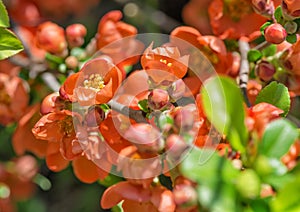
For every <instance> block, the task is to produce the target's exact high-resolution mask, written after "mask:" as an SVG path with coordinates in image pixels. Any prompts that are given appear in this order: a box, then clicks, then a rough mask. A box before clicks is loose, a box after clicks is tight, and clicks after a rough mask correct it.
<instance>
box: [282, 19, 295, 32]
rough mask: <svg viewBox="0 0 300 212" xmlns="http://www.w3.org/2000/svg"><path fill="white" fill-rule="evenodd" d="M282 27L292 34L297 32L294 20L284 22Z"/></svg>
mask: <svg viewBox="0 0 300 212" xmlns="http://www.w3.org/2000/svg"><path fill="white" fill-rule="evenodd" d="M284 28H285V29H286V32H287V33H288V34H294V33H296V32H297V29H298V25H297V23H296V22H294V21H288V22H286V23H285V24H284Z"/></svg>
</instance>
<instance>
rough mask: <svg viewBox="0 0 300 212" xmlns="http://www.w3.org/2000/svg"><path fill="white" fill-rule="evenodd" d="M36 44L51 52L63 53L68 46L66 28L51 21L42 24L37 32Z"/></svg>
mask: <svg viewBox="0 0 300 212" xmlns="http://www.w3.org/2000/svg"><path fill="white" fill-rule="evenodd" d="M36 44H37V46H38V47H39V48H41V49H44V50H46V51H48V52H50V53H53V54H61V53H63V52H64V51H65V50H66V48H67V42H66V39H65V35H64V29H63V28H61V27H60V26H58V25H57V24H55V23H52V22H50V21H48V22H45V23H43V24H40V25H39V26H38V29H37V33H36Z"/></svg>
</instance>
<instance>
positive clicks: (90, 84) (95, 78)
mask: <svg viewBox="0 0 300 212" xmlns="http://www.w3.org/2000/svg"><path fill="white" fill-rule="evenodd" d="M83 85H84V87H85V88H90V89H94V90H96V91H100V90H101V89H102V88H104V87H105V84H104V80H103V78H102V77H101V76H100V74H92V75H90V76H89V78H88V79H86V80H84V81H83Z"/></svg>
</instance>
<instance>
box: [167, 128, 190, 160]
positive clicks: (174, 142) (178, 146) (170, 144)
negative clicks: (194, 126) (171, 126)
mask: <svg viewBox="0 0 300 212" xmlns="http://www.w3.org/2000/svg"><path fill="white" fill-rule="evenodd" d="M187 148H188V146H187V144H186V143H185V142H184V140H183V138H182V137H181V136H179V135H176V134H172V135H170V136H169V137H168V138H167V140H166V151H167V154H168V156H169V157H170V158H171V159H175V160H178V159H180V156H181V155H182V154H183V153H184V151H185V150H186V149H187Z"/></svg>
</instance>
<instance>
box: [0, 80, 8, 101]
mask: <svg viewBox="0 0 300 212" xmlns="http://www.w3.org/2000/svg"><path fill="white" fill-rule="evenodd" d="M0 103H1V104H4V105H9V104H10V103H11V98H10V96H9V95H8V93H7V92H6V90H5V87H4V85H3V84H0Z"/></svg>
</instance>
